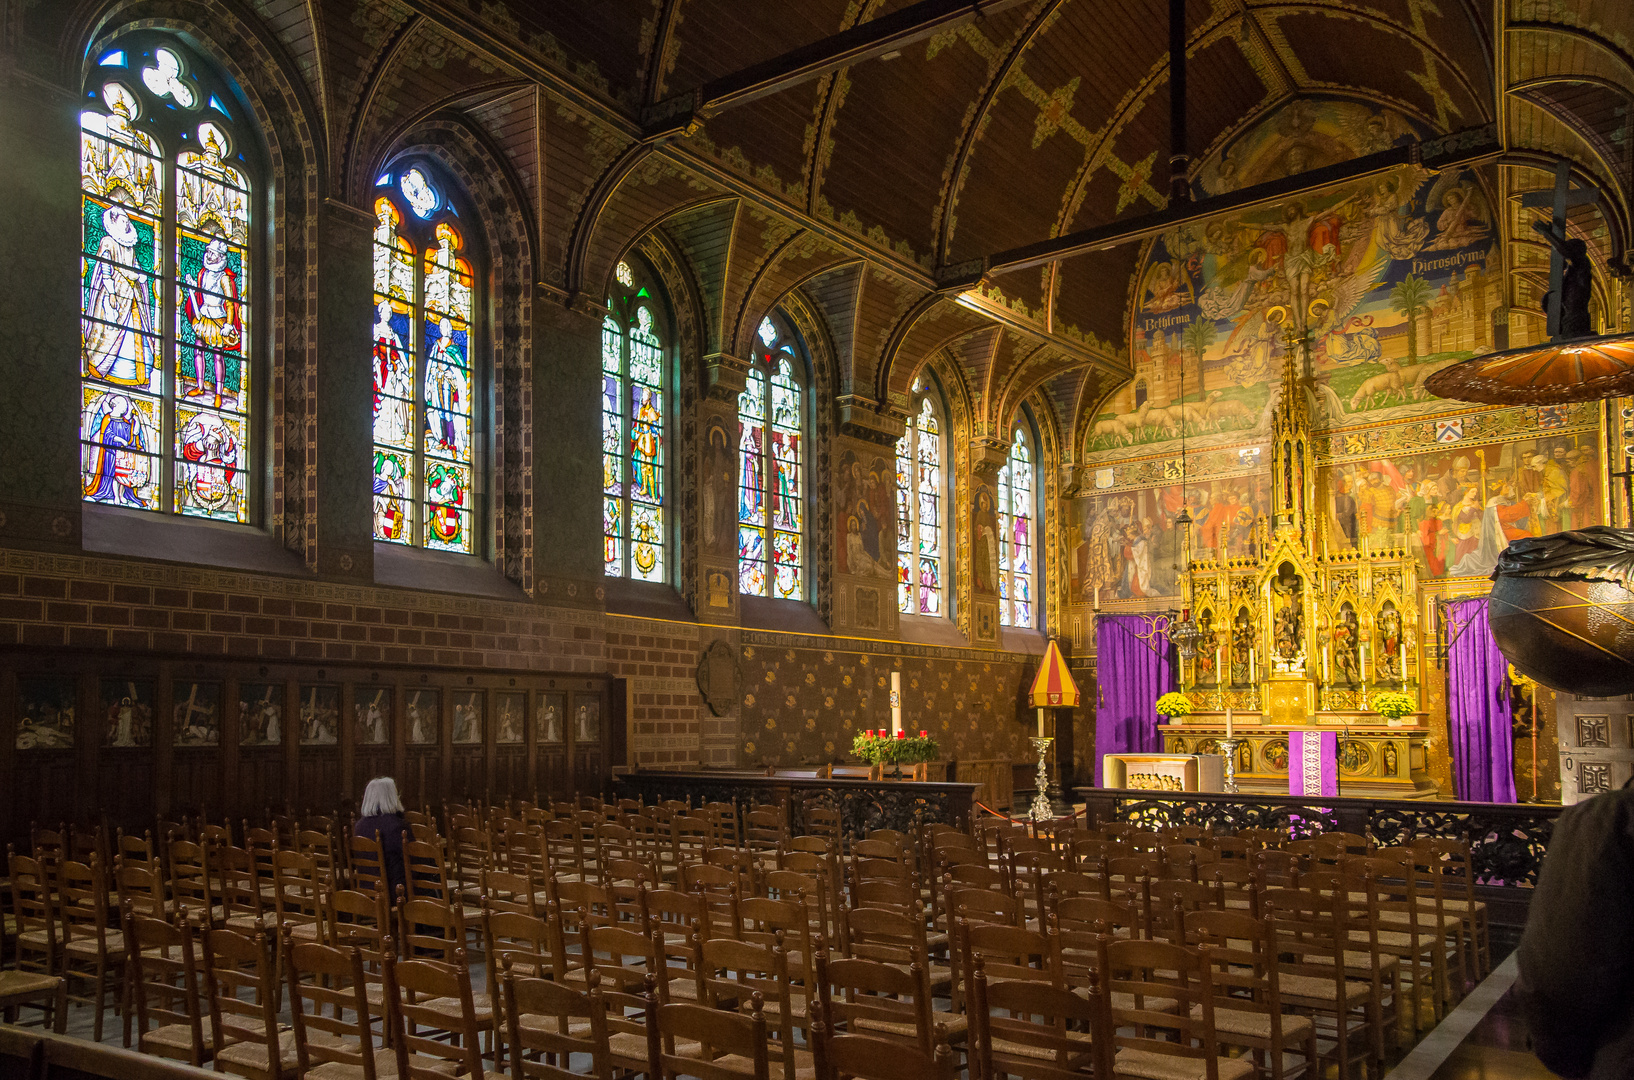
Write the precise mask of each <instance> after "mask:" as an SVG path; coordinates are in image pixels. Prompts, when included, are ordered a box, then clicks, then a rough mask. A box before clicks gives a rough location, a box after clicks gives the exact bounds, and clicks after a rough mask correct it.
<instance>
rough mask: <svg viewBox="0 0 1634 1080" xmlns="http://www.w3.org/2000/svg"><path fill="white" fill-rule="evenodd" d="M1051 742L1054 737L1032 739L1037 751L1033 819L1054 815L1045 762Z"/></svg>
mask: <svg viewBox="0 0 1634 1080" xmlns="http://www.w3.org/2000/svg"><path fill="white" fill-rule="evenodd" d="M1053 742H1055V740H1054V739H1044V738H1035V739H1033V749H1034V750H1037V751H1038V791H1037V792H1035V793H1034V794H1033V808H1032V819H1033V820H1034V821H1047V820H1048V819H1050V818H1053V817H1054V816H1055V810H1054V808H1053V807H1051V806H1050V770H1049V767H1048V766H1047V765H1046V764H1045V759H1046V758H1047V757H1048V756H1049V753H1050V744H1051V743H1053Z"/></svg>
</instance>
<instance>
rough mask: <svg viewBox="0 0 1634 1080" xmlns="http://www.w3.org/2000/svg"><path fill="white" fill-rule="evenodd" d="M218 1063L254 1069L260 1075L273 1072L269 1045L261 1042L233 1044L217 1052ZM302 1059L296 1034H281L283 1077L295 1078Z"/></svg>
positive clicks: (279, 1036)
mask: <svg viewBox="0 0 1634 1080" xmlns="http://www.w3.org/2000/svg"><path fill="white" fill-rule="evenodd" d="M216 1061H217V1062H218V1063H220V1064H222V1065H237V1066H238V1067H239V1068H242V1069H254V1070H255V1071H256V1072H258V1073H262V1074H265V1073H268V1072H271V1071H272V1070H271V1069H270V1068H269V1066H268V1062H267V1044H266V1043H264V1042H261V1041H259V1040H258V1041H256V1042H240V1043H233V1044H232V1045H231V1046H226V1047H223V1048H222V1049H220V1050H217V1051H216ZM300 1067H301V1065H300V1058H299V1055H298V1054H297V1053H296V1050H295V1033H294V1032H293V1031H285V1032H281V1033H280V1034H279V1035H278V1068H277V1073H278V1074H279V1075H281V1076H294V1075H295V1074H296V1072H297V1071H298V1070H299V1069H300Z"/></svg>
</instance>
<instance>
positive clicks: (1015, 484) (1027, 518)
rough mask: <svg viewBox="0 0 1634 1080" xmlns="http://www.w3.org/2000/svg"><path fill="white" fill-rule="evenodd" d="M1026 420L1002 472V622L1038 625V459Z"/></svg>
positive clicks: (1019, 427)
mask: <svg viewBox="0 0 1634 1080" xmlns="http://www.w3.org/2000/svg"><path fill="white" fill-rule="evenodd" d="M1033 446H1034V444H1033V440H1032V439H1031V437H1030V434H1029V432H1028V431H1027V425H1026V423H1025V421H1022V420H1017V422H1016V426H1015V431H1014V433H1013V435H1012V436H1011V440H1010V454H1009V456H1008V458H1007V459H1006V460H1005V463H1004V468H1002V469H1000V470H999V506H998V517H999V622H1000V623H1001V624H1002V625H1004V626H1028V627H1030V626H1032V625H1034V622H1033V619H1034V614H1035V613H1034V610H1033V594H1034V592H1035V591H1036V588H1035V587H1036V585H1037V576H1038V567H1037V560H1036V555H1037V547H1038V545H1037V542H1036V539H1035V530H1034V523H1035V522H1036V521H1037V519H1038V500H1037V498H1036V495H1035V492H1036V490H1037V487H1038V483H1037V477H1038V466H1037V460H1038V456H1037V454H1036V453H1035V452H1034V449H1033Z"/></svg>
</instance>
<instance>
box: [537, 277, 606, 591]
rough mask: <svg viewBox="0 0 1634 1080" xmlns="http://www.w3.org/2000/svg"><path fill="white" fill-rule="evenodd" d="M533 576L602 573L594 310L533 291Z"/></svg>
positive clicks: (580, 578) (542, 579)
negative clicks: (570, 305)
mask: <svg viewBox="0 0 1634 1080" xmlns="http://www.w3.org/2000/svg"><path fill="white" fill-rule="evenodd" d="M525 437H526V438H529V439H531V440H532V448H533V480H534V498H533V508H534V522H533V543H534V581H535V582H536V588H538V583H544V584H545V585H546V589H545V590H544V591H549V588H550V587H551V586H550V583H551V581H552V579H555V580H556V581H561V580H563V579H568V580H571V581H574V582H586V581H596V582H599V581H600V580H601V577H602V557H601V551H602V528H601V317H600V315H599V313H598V312H595V311H592V310H590V309H589V308H580V309H575V308H567V307H563V306H562V303H561V300H560V299H559V298H558V297H556V296H553V295H547V294H545V293H544V292H543V291H540V292H536V293H535V297H534V305H533V429H532V430H531V431H530V432H528V433H527V434H526V436H525Z"/></svg>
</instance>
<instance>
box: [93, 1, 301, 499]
mask: <svg viewBox="0 0 1634 1080" xmlns="http://www.w3.org/2000/svg"><path fill="white" fill-rule="evenodd" d="M84 85H85V91H84V98H83V99H82V100H83V101H84V109H83V111H82V112H81V114H80V130H81V158H80V201H81V207H82V216H83V236H84V255H83V257H82V260H81V291H80V314H81V335H80V341H81V348H80V360H79V368H80V379H81V413H80V441H81V470H80V480H81V491H82V494H83V497H84V498H85V500H86V501H87V502H92V503H102V504H105V505H110V506H120V507H129V508H132V509H137V510H150V511H160V512H165V511H168V512H171V513H175V514H179V515H185V516H191V517H203V518H209V519H213V520H217V521H228V522H233V523H236V524H259V523H260V519H261V517H262V507H263V506H264V498H263V493H262V492H261V491H259V490H258V487H257V485H256V483H255V477H256V475H257V473H258V471H259V466H260V462H259V461H258V460H256V459H257V458H258V457H259V455H258V454H256V453H255V449H256V445H255V444H256V442H257V437H256V431H257V429H258V427H259V426H260V425H261V424H263V423H264V419H263V418H264V414H265V412H266V401H267V395H266V394H265V393H264V392H263V391H262V390H261V388H260V382H261V379H262V376H263V375H264V374H265V372H266V371H267V370H268V367H269V365H268V364H267V362H266V359H265V355H266V354H267V353H268V352H269V349H268V339H267V337H266V334H265V333H264V332H263V331H260V329H259V327H260V322H261V316H262V310H263V309H262V306H261V305H262V303H263V302H264V301H263V300H262V299H261V298H264V297H265V295H266V290H265V289H264V288H263V287H262V285H261V277H262V274H263V269H262V268H263V267H264V265H265V245H264V242H263V240H262V237H261V235H260V234H261V232H262V230H264V229H265V210H266V195H265V193H266V188H267V177H268V166H267V162H266V153H265V150H264V143H263V142H262V136H261V133H260V130H259V127H258V125H256V124H255V122H254V119H253V117H252V116H251V115H250V114H249V110H248V108H247V106H246V105H245V103H244V101H243V96H242V93H241V92H240V91H239V89H238V87H237V85H236V84H235V83H233V82H232V81H231V79H230V78H229V77H228V76H227V75H226V73H225V70H224V69H223V68H222V67H221V66H220V65H219V64H218V63H217V62H216V61H215V58H214V57H212V56H210V55H209V54H207V53H205V52H203V51H201V50H200V49H198V48H197V47H195V46H193V45H191V44H190V43H188V42H186V41H185V40H183V39H182V38H181V37H180V36H179V35H176V34H174V33H170V32H167V31H162V30H133V31H129V32H126V33H124V34H121V35H120V36H119V37H118V38H117V39H115V40H113V41H110V42H108V43H107V47H106V48H105V49H104V50H103V52H102V53H101V54H100V55H99V56H98V57H97V58H96V59H95V64H94V66H93V67H92V69H91V70H90V71H89V72H88V73H87V75H86V79H85V84H84Z"/></svg>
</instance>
